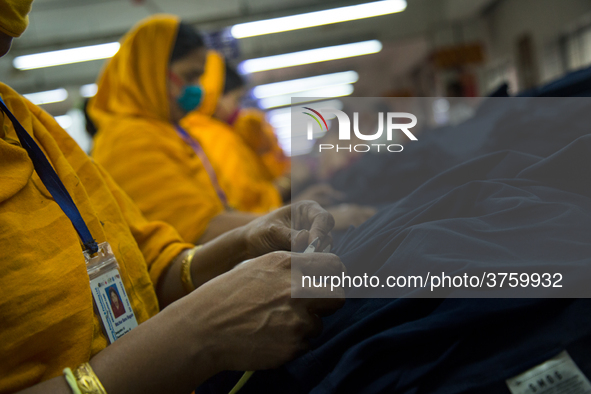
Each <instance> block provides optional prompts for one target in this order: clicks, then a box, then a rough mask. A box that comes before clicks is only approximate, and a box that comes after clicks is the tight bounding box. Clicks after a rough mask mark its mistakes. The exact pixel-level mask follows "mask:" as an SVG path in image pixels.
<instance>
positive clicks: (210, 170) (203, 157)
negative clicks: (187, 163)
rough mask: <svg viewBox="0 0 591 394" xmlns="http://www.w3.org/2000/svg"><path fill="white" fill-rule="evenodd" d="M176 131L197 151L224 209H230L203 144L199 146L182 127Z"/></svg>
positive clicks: (177, 127)
mask: <svg viewBox="0 0 591 394" xmlns="http://www.w3.org/2000/svg"><path fill="white" fill-rule="evenodd" d="M176 130H177V132H178V133H179V135H180V136H181V137H182V138H183V140H185V142H186V143H187V144H189V145H190V146H191V148H193V151H195V154H197V156H198V157H199V159H200V160H201V163H202V164H203V167H205V171H207V174H208V175H209V179H210V180H211V183H212V184H213V187H214V189H215V191H216V193H217V195H218V197H219V199H220V200H221V201H222V204H224V207H225V208H226V209H228V198H227V197H226V193H224V191H223V190H222V188H221V186H220V184H219V182H218V177H217V176H216V175H215V171H214V169H213V167H212V165H211V163H210V161H209V159H208V158H207V155H206V154H205V151H203V148H202V147H201V144H199V142H197V140H195V139H194V138H191V136H190V135H189V134H188V133H187V131H186V130H185V129H183V128H182V127H181V126H178V125H177V126H176Z"/></svg>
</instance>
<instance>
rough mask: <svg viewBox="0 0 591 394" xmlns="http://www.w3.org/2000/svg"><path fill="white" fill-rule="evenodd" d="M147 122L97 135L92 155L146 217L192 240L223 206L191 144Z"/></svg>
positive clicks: (203, 230) (199, 234)
mask: <svg viewBox="0 0 591 394" xmlns="http://www.w3.org/2000/svg"><path fill="white" fill-rule="evenodd" d="M151 126H152V127H142V125H141V124H139V123H138V124H132V125H129V126H128V127H126V128H121V129H120V130H118V132H117V133H110V134H109V135H108V136H102V137H104V138H102V137H101V134H100V133H99V135H98V136H97V139H96V147H95V149H94V157H95V159H96V161H97V162H98V163H99V164H101V165H102V166H104V167H105V169H106V170H107V171H108V172H109V174H110V175H111V176H112V177H113V179H114V180H115V181H116V182H117V184H119V185H120V186H121V188H122V189H123V190H124V191H125V192H126V193H127V194H128V195H129V196H130V197H131V198H132V199H133V201H134V202H135V203H136V204H137V206H138V207H139V209H140V210H141V211H142V212H143V214H144V215H145V216H146V217H147V218H148V219H150V220H162V221H165V222H167V223H169V224H171V225H172V226H173V227H174V228H175V229H176V230H177V231H178V232H179V233H180V234H181V236H182V237H183V238H184V239H185V240H187V241H189V242H196V241H197V240H198V239H199V237H200V236H201V235H202V234H203V233H204V232H205V229H206V228H207V225H208V223H209V221H210V220H211V219H212V218H213V217H214V216H216V215H218V214H219V213H221V212H223V210H224V207H223V205H222V203H221V202H220V201H219V199H218V197H217V195H216V193H215V189H214V188H213V186H212V185H211V182H210V181H209V178H208V175H207V172H206V171H205V169H204V167H203V165H202V164H201V162H200V161H199V159H198V157H197V156H196V155H195V154H194V152H192V151H191V148H190V147H189V146H187V145H186V144H185V143H184V141H182V140H180V139H179V138H176V135H174V134H173V135H172V136H168V135H166V134H165V130H164V129H158V128H154V126H153V125H151ZM172 132H173V133H174V129H173V130H172ZM115 137H116V138H115ZM187 150H188V151H187Z"/></svg>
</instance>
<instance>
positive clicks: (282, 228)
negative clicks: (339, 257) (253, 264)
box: [241, 201, 334, 258]
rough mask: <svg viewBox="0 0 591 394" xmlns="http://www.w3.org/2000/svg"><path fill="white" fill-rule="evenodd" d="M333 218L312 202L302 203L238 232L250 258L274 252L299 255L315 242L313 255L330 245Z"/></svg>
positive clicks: (263, 217) (266, 216) (280, 209)
mask: <svg viewBox="0 0 591 394" xmlns="http://www.w3.org/2000/svg"><path fill="white" fill-rule="evenodd" d="M333 226H334V219H333V217H332V216H331V215H330V214H329V213H328V212H327V211H325V210H324V209H323V208H322V207H321V206H320V205H318V203H316V202H314V201H301V202H298V203H295V204H292V205H288V206H285V207H282V208H279V209H277V210H275V211H273V212H271V213H269V214H267V215H265V216H262V217H260V218H257V219H255V220H253V221H252V222H250V223H249V224H247V225H246V226H244V227H243V228H242V229H241V231H242V233H243V235H242V237H243V239H244V241H245V244H246V246H245V247H246V255H247V256H248V257H249V258H253V257H257V256H261V255H263V254H266V253H271V252H274V251H277V250H291V251H294V252H302V251H303V250H304V249H306V247H307V246H308V245H309V244H310V243H311V242H312V241H313V240H314V239H316V238H319V240H320V243H319V245H318V246H317V247H316V251H323V250H324V248H326V247H327V246H328V245H330V244H331V243H332V238H331V236H330V234H329V232H330V230H332V228H333Z"/></svg>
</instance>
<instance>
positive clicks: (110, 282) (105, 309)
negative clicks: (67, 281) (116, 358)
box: [84, 242, 137, 343]
mask: <svg viewBox="0 0 591 394" xmlns="http://www.w3.org/2000/svg"><path fill="white" fill-rule="evenodd" d="M84 257H85V259H86V270H87V271H88V277H89V278H90V290H91V291H92V298H93V301H94V308H95V312H96V314H97V316H98V317H99V318H100V320H101V328H102V330H103V333H104V334H105V336H106V337H107V339H108V340H109V343H113V342H115V341H116V340H117V339H119V338H121V337H122V336H123V335H125V334H127V333H128V332H129V331H131V330H132V329H134V328H135V327H137V320H136V318H135V314H134V313H133V309H131V304H130V302H129V298H128V297H127V293H126V292H125V287H124V286H123V281H122V280H121V272H120V271H119V264H118V263H117V259H116V258H115V255H114V254H113V251H112V250H111V246H110V245H109V244H108V243H107V242H104V243H102V244H100V245H99V250H98V252H97V254H96V256H94V257H90V255H89V254H88V253H87V252H84Z"/></svg>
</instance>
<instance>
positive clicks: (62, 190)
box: [0, 97, 98, 254]
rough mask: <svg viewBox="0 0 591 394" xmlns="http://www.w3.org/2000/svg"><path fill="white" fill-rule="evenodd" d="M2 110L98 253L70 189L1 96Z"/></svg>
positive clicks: (86, 241) (48, 185)
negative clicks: (69, 191)
mask: <svg viewBox="0 0 591 394" xmlns="http://www.w3.org/2000/svg"><path fill="white" fill-rule="evenodd" d="M0 110H2V112H4V113H5V114H6V116H8V118H9V119H10V121H11V122H12V125H13V126H14V129H15V131H16V134H17V136H18V139H19V140H20V142H21V145H22V146H23V148H24V149H25V150H26V151H27V153H28V154H29V157H30V158H31V161H32V162H33V166H34V167H35V171H37V174H38V175H39V178H41V181H42V182H43V184H44V185H45V187H46V188H47V190H48V191H49V193H51V195H52V197H53V198H54V200H55V202H57V203H58V205H59V206H60V208H61V209H62V210H63V211H64V213H65V214H66V216H67V217H68V218H69V219H70V221H71V222H72V225H73V226H74V228H75V229H76V232H78V236H79V237H80V239H82V243H83V244H84V248H85V249H86V250H88V251H89V252H90V253H91V254H94V253H96V252H97V251H98V245H97V243H96V242H95V240H94V239H93V238H92V235H91V234H90V230H88V227H87V226H86V223H85V222H84V219H83V218H82V215H81V214H80V211H78V207H76V204H75V203H74V200H72V197H71V196H70V194H69V193H68V190H67V189H66V187H65V186H64V184H63V183H62V181H61V179H60V178H59V176H58V175H57V173H56V172H55V170H54V169H53V167H52V166H51V164H50V163H49V161H48V160H47V158H46V157H45V155H44V154H43V151H42V150H41V148H39V146H38V145H37V143H36V142H35V140H34V139H33V138H32V137H31V136H30V135H29V133H27V131H26V130H25V128H24V127H23V126H22V125H21V124H20V122H19V121H18V119H16V117H15V116H14V115H13V114H12V112H10V110H9V109H8V107H7V106H6V104H5V103H4V100H2V98H1V97H0Z"/></svg>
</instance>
